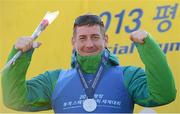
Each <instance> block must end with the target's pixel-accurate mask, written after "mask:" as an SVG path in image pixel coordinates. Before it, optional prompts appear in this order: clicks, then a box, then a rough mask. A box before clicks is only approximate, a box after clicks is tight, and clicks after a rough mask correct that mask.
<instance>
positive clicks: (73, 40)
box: [71, 37, 75, 47]
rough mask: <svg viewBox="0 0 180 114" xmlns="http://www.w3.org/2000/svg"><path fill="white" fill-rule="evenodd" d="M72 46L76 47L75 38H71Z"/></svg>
mask: <svg viewBox="0 0 180 114" xmlns="http://www.w3.org/2000/svg"><path fill="white" fill-rule="evenodd" d="M71 44H72V46H73V47H74V45H75V38H74V37H72V38H71Z"/></svg>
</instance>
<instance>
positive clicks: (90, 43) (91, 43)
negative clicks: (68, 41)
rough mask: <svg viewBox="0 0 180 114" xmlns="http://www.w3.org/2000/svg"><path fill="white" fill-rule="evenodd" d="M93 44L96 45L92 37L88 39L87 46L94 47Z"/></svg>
mask: <svg viewBox="0 0 180 114" xmlns="http://www.w3.org/2000/svg"><path fill="white" fill-rule="evenodd" d="M93 46H94V43H93V41H91V40H90V39H88V40H87V42H86V47H93Z"/></svg>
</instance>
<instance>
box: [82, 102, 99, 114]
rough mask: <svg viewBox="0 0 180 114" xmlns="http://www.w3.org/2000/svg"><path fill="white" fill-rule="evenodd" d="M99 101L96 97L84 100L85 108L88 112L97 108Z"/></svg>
mask: <svg viewBox="0 0 180 114" xmlns="http://www.w3.org/2000/svg"><path fill="white" fill-rule="evenodd" d="M96 107H97V103H96V101H95V100H94V99H86V100H85V101H84V102H83V109H84V110H85V111H87V112H92V111H94V110H95V109H96Z"/></svg>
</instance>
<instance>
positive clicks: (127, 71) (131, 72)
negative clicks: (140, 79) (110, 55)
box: [122, 66, 145, 76]
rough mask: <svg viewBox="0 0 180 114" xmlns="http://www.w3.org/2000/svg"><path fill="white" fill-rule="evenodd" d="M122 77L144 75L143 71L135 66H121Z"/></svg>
mask: <svg viewBox="0 0 180 114" xmlns="http://www.w3.org/2000/svg"><path fill="white" fill-rule="evenodd" d="M122 70H123V75H124V76H136V75H142V74H145V71H144V69H143V68H141V67H137V66H122Z"/></svg>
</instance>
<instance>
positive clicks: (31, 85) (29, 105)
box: [2, 48, 60, 111]
mask: <svg viewBox="0 0 180 114" xmlns="http://www.w3.org/2000/svg"><path fill="white" fill-rule="evenodd" d="M16 52H17V50H16V49H14V48H13V49H12V51H11V54H10V56H9V58H8V60H9V59H10V58H12V56H13V55H14V54H15V53H16ZM32 53H33V50H30V51H28V52H26V53H24V54H23V55H22V56H21V57H20V58H19V59H17V61H16V62H15V64H13V65H12V66H11V67H9V68H8V69H5V70H4V71H3V72H2V90H3V100H4V104H5V105H6V106H7V107H9V108H11V109H15V110H21V111H40V110H47V109H51V102H50V100H51V95H52V92H53V89H54V86H55V83H56V81H57V79H58V76H59V72H60V70H54V71H47V72H45V73H43V74H40V75H38V76H36V78H33V79H31V80H29V81H26V80H25V79H26V72H27V69H28V67H29V64H30V61H31V57H32Z"/></svg>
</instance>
